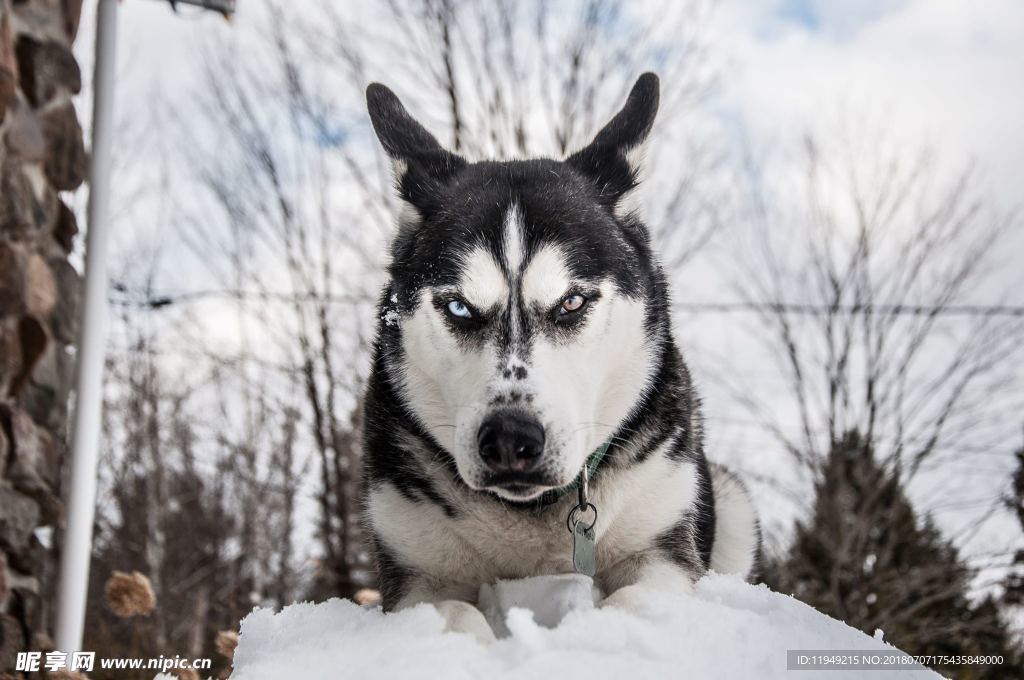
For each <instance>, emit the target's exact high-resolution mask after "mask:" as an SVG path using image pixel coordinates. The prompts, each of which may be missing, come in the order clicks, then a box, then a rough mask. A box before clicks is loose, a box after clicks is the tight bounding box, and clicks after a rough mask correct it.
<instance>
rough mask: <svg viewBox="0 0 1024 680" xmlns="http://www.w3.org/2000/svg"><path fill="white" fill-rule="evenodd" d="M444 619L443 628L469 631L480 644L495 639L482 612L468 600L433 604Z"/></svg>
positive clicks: (462, 631)
mask: <svg viewBox="0 0 1024 680" xmlns="http://www.w3.org/2000/svg"><path fill="white" fill-rule="evenodd" d="M434 607H436V608H437V611H438V612H439V613H440V614H441V616H442V617H443V618H444V620H445V626H444V629H445V631H447V632H452V633H469V634H470V635H472V636H473V637H475V638H476V639H477V641H478V642H480V643H481V644H485V645H487V644H490V643H492V642H494V641H495V639H496V638H495V636H494V631H493V630H491V626H490V624H489V623H487V619H486V618H484V615H483V612H481V611H480V610H479V609H477V608H476V607H474V606H473V605H471V604H470V603H468V602H462V601H459V600H444V601H443V602H438V603H437V604H435V605H434Z"/></svg>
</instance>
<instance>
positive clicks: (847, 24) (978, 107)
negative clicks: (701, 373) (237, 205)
mask: <svg viewBox="0 0 1024 680" xmlns="http://www.w3.org/2000/svg"><path fill="white" fill-rule="evenodd" d="M257 1H258V0H239V2H238V9H239V11H238V15H237V17H236V18H235V19H234V20H233V21H232V24H231V26H232V27H233V28H228V29H225V26H224V21H223V19H221V18H220V17H218V16H215V15H212V14H209V13H206V14H204V13H201V12H198V11H196V10H194V9H192V8H182V9H181V11H180V13H179V14H178V15H177V16H175V15H174V14H173V13H172V12H171V11H170V9H169V8H168V6H167V5H166V3H163V2H158V1H156V0H125V2H122V3H120V10H121V11H120V14H121V19H120V21H121V23H120V45H119V64H118V76H119V80H118V104H117V105H118V115H119V117H120V118H122V119H125V120H131V119H132V118H133V117H134V118H137V119H142V118H144V116H145V115H148V109H147V108H146V107H147V102H148V101H149V100H150V99H151V97H152V95H153V93H155V92H160V93H162V94H163V95H164V96H165V97H167V99H168V101H171V102H173V103H174V104H175V105H176V106H179V107H182V108H183V109H184V108H187V107H188V106H189V103H190V101H191V99H190V97H191V94H190V93H191V92H192V91H193V90H194V89H195V88H197V87H199V85H200V83H201V81H202V73H201V69H200V61H199V59H198V57H197V55H198V54H199V52H200V47H201V45H202V44H203V41H204V40H205V41H208V40H211V39H213V40H216V39H217V36H218V35H223V32H224V31H225V30H246V29H247V28H248V27H251V24H252V14H253V11H252V8H253V7H255V6H256V5H257ZM306 4H307V3H296V4H295V5H294V8H295V9H294V11H302V7H303V6H304V5H306ZM91 10H92V4H87V10H86V12H87V14H86V16H85V18H84V21H83V25H82V29H81V33H80V36H79V40H78V43H77V47H76V50H77V54H78V56H79V58H80V63H81V64H82V66H83V70H85V71H86V72H87V73H88V69H89V68H91V66H90V65H91V63H92V59H91V49H92V31H93V29H94V22H93V20H92V17H91V15H90V14H89V12H91ZM710 16H711V19H710V25H709V29H710V39H711V43H712V46H713V49H714V55H715V58H716V59H717V60H718V61H719V63H720V65H721V69H722V71H721V73H722V77H721V78H720V82H719V86H718V88H717V89H716V90H715V92H714V93H713V94H712V96H710V97H709V98H708V99H706V100H705V101H704V102H703V103H702V104H701V105H700V106H699V108H698V109H697V110H696V111H694V112H693V113H692V115H691V118H690V120H691V121H692V124H693V125H694V127H695V129H696V130H698V131H701V132H702V133H703V132H704V131H706V133H707V134H708V135H717V136H720V137H724V138H726V139H728V138H742V139H744V140H746V142H748V143H749V146H750V147H751V148H753V149H755V150H758V151H764V152H765V153H770V154H774V155H775V156H776V157H778V158H780V159H782V160H780V161H779V162H780V163H782V164H783V166H781V167H782V168H783V171H784V165H785V163H786V160H785V159H786V158H787V157H789V156H788V154H790V152H793V151H794V148H793V146H794V144H795V143H796V142H798V141H799V134H795V133H796V132H798V131H799V130H802V129H810V130H827V129H829V127H830V126H831V125H834V124H835V122H836V121H840V120H842V119H844V117H845V116H848V115H864V114H866V115H869V116H871V117H872V119H873V120H875V121H879V122H880V124H881V125H883V126H884V128H885V129H886V131H887V132H888V133H889V134H890V135H891V136H892V137H893V138H894V139H895V140H896V141H897V143H901V144H905V145H906V146H908V147H916V146H918V145H921V144H928V145H931V146H932V147H934V148H935V149H936V150H937V151H938V152H939V153H938V155H937V157H936V160H935V162H936V163H939V164H941V167H943V168H949V169H953V168H957V167H960V166H962V165H963V164H965V163H975V164H976V165H977V168H978V170H979V172H980V173H981V176H982V177H983V183H984V186H985V188H986V190H987V191H988V192H989V196H990V197H991V200H992V201H994V202H995V204H996V205H999V206H1001V207H1002V208H1003V209H1005V210H1012V209H1015V208H1017V207H1018V206H1020V204H1021V192H1020V189H1019V187H1020V185H1021V159H1022V158H1024V124H1022V121H1024V3H1022V2H1019V0H977V1H975V2H965V1H964V0H890V1H888V2H886V1H883V0H720V2H717V3H714V9H713V11H712V12H711V15H710ZM80 108H84V107H81V106H80ZM82 117H83V119H85V120H86V121H87V119H88V111H87V110H82ZM137 133H138V132H137V131H135V132H133V134H137ZM171 143H173V142H171ZM153 153H157V152H156V151H154V152H153ZM1022 233H1024V229H1017V230H1016V233H1015V234H1014V235H1013V236H1012V237H1011V241H1010V242H1009V245H1010V246H1011V247H1012V248H1013V251H1014V252H1020V249H1021V248H1024V238H1022ZM138 237H139V236H138V234H120V235H117V236H116V237H115V248H117V247H118V244H119V243H120V245H121V246H123V247H127V245H128V244H129V243H130V242H132V241H133V240H136V239H138ZM145 237H146V238H149V237H150V235H146V236H145ZM157 237H160V238H162V237H161V236H157ZM1000 277H1001V278H1000V281H1001V282H1002V283H1004V284H1006V286H1004V287H1007V286H1008V287H1017V288H1019V286H1020V285H1024V268H1018V269H1017V270H1013V269H1007V270H1006V271H1005V272H1003V273H1001V274H1000ZM719 288H721V286H719V285H718V282H714V281H712V282H711V283H710V284H706V286H705V288H704V290H703V291H698V294H699V295H703V296H705V297H707V298H710V297H714V296H715V295H716V293H715V292H713V291H716V290H718V289H719ZM718 297H719V298H721V297H722V296H721V295H718ZM1017 302H1018V303H1019V302H1020V300H1017ZM211 332H215V331H213V330H211ZM722 332H723V333H724V334H726V335H729V337H730V338H731V340H730V342H738V343H739V344H740V349H742V342H743V338H742V336H739V337H738V339H737V336H736V334H735V333H734V332H733V333H732V334H731V335H730V333H729V331H728V330H723V331H722ZM716 337H717V336H716ZM711 414H712V416H713V417H723V416H724V415H728V414H722V413H721V412H716V411H715V410H714V407H713V406H712V408H711ZM713 422H714V421H713V420H712V424H713ZM1016 444H1019V442H1016ZM1009 467H1010V459H1009V457H1004V458H1003V459H1000V461H998V462H997V463H996V464H995V468H994V472H993V470H992V469H989V470H988V472H987V474H988V476H987V477H986V478H985V481H983V482H980V483H981V484H982V485H983V486H985V487H986V488H985V489H984V491H985V493H988V494H991V495H995V494H998V491H999V487H1000V485H1001V484H1003V483H1004V481H1005V479H1006V474H1004V473H1008V470H1009ZM779 512H782V513H785V512H786V510H785V509H780V510H779ZM955 515H956V512H955V511H954V512H953V513H951V518H950V519H949V520H948V521H949V522H950V524H949V526H951V527H954V528H955V527H957V526H958V525H957V519H956V517H955ZM1006 526H1007V525H1006V524H1005V523H998V522H997V523H990V524H988V525H986V527H985V528H984V529H983V530H982V531H979V532H978V533H977V534H976V535H975V537H974V539H972V541H973V547H972V546H968V547H969V548H970V549H975V550H977V551H979V552H980V551H983V550H986V549H991V548H992V546H994V545H996V544H1005V543H1006V541H1007V540H1009V539H1007V537H1006V533H1005V532H1004V529H1005V528H1006Z"/></svg>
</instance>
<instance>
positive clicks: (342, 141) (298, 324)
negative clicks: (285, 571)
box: [146, 0, 721, 595]
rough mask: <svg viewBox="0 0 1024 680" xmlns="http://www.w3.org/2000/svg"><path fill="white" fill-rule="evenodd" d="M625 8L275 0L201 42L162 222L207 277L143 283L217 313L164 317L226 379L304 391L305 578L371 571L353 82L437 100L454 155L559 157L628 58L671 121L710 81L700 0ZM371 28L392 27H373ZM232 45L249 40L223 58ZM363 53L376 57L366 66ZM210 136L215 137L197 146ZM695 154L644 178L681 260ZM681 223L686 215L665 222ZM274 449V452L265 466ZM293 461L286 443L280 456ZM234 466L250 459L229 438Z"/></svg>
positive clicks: (242, 422)
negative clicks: (170, 217) (181, 174)
mask: <svg viewBox="0 0 1024 680" xmlns="http://www.w3.org/2000/svg"><path fill="white" fill-rule="evenodd" d="M636 7H638V6H636V5H634V4H633V3H626V2H623V1H621V0H585V1H581V2H575V3H564V4H560V5H553V4H551V3H546V2H540V1H537V2H528V3H511V2H498V3H489V2H467V3H462V2H459V3H455V2H447V1H444V0H422V1H420V2H413V3H392V2H382V3H377V4H376V5H372V6H368V7H367V6H364V7H363V9H364V10H365V11H371V12H374V13H376V15H378V16H377V19H378V20H377V21H371V22H363V21H357V19H356V18H355V17H354V16H353V15H351V14H349V13H347V12H346V11H343V10H342V9H341V8H340V6H338V5H335V4H329V5H327V6H325V8H324V9H323V13H322V14H316V15H315V16H314V17H313V18H310V17H309V16H308V15H298V14H296V13H293V12H290V11H289V7H288V6H287V5H285V4H282V3H276V4H273V5H271V6H269V8H268V9H267V10H266V21H265V22H264V23H263V24H262V28H261V29H260V30H259V31H257V32H256V33H255V34H252V35H247V36H245V37H244V38H238V39H237V41H231V40H229V41H227V42H224V43H218V44H217V45H215V46H212V47H210V49H209V51H208V54H207V56H206V59H205V63H206V73H205V83H204V85H203V87H202V90H201V92H200V93H199V94H198V98H197V101H198V102H199V103H200V107H201V110H202V111H203V115H204V120H203V125H201V126H196V125H193V124H192V122H193V121H190V120H184V119H180V118H179V119H177V120H174V121H173V122H172V126H173V128H174V130H175V131H176V134H177V135H179V136H180V137H181V138H183V139H190V140H192V141H191V143H190V144H186V145H183V146H182V148H183V149H184V150H185V154H184V156H185V158H184V159H183V160H184V162H185V164H186V166H185V167H187V168H188V170H189V172H190V173H191V175H192V176H194V177H197V178H198V182H197V183H196V184H195V185H192V186H190V191H191V192H194V193H193V200H192V201H190V204H189V205H188V206H182V207H181V208H180V209H179V211H178V214H177V220H178V222H179V223H180V226H179V228H178V231H179V232H180V233H181V234H183V236H184V238H185V239H186V240H187V242H188V244H189V246H190V248H191V250H192V252H193V253H194V254H195V255H196V256H197V262H198V263H199V264H201V265H202V266H203V267H204V268H205V269H206V272H207V276H208V278H209V279H210V280H211V281H212V283H211V284H209V285H208V286H205V287H203V288H198V289H196V288H193V289H192V290H188V289H186V290H178V291H170V292H168V291H166V290H165V291H162V292H161V293H160V294H156V295H154V296H152V297H147V298H146V299H147V300H148V304H150V305H153V304H158V305H161V307H173V306H175V305H178V306H181V304H183V303H185V302H190V303H202V304H207V305H210V308H212V309H215V310H218V311H217V312H214V313H217V314H223V315H225V316H226V317H227V318H232V319H233V321H234V323H235V324H237V329H238V342H237V343H231V344H230V345H228V346H222V347H215V346H212V345H211V343H209V342H204V341H203V339H202V334H203V332H204V331H203V328H204V323H203V322H202V320H201V319H200V320H199V323H198V324H196V325H195V326H193V327H191V328H190V329H189V330H182V329H179V331H178V332H179V334H180V335H182V336H186V337H188V342H189V344H190V345H191V346H193V347H195V348H202V352H203V353H205V354H206V356H207V360H208V361H211V362H213V363H214V364H215V365H218V366H220V367H221V368H222V370H221V372H220V373H219V375H220V376H221V379H223V380H225V381H227V382H229V383H230V384H232V385H238V386H240V387H241V389H242V391H243V392H242V393H243V394H245V393H248V392H249V390H250V389H252V388H255V387H256V386H257V385H258V386H259V388H261V389H262V390H264V391H265V392H266V393H267V394H271V395H274V394H279V395H284V394H289V395H295V394H300V395H301V397H302V401H301V403H300V404H294V408H295V409H296V411H295V413H296V414H301V424H302V427H301V429H300V430H297V433H296V435H295V436H294V437H292V438H291V439H289V442H290V443H289V446H290V447H291V448H289V449H288V450H289V452H291V451H310V452H312V460H311V463H312V465H313V467H314V468H315V470H316V472H317V477H318V485H317V486H318V489H317V490H316V492H315V501H316V504H317V508H318V512H317V515H318V519H317V536H318V543H319V545H320V548H321V550H322V559H321V560H320V568H319V570H318V574H317V577H316V578H315V588H314V590H315V593H316V594H321V595H325V594H335V593H340V594H350V593H351V592H353V590H354V589H355V588H356V587H357V586H360V585H364V584H365V583H366V578H367V574H368V572H367V566H368V565H367V562H366V552H365V550H364V548H363V546H362V538H361V534H360V527H359V524H358V522H357V521H356V520H355V517H356V514H357V511H358V508H356V507H355V506H354V503H353V499H354V498H355V495H356V485H357V483H358V475H357V470H358V459H359V456H360V440H361V407H360V398H361V393H362V390H363V384H364V380H365V372H366V370H367V367H366V364H367V362H366V361H365V358H366V357H367V355H368V352H369V346H370V342H371V336H372V333H373V329H374V327H375V323H374V319H373V318H372V309H373V303H374V301H375V297H376V294H377V291H378V290H379V288H380V284H381V282H382V278H383V263H384V257H385V251H386V241H387V239H388V236H389V234H390V230H391V226H392V224H394V222H395V219H396V213H397V208H398V206H396V205H395V203H394V198H393V191H392V188H391V181H392V179H391V176H390V171H389V169H388V167H387V165H386V163H384V162H383V160H382V157H381V155H380V154H379V153H377V151H376V150H375V148H374V147H373V146H372V144H370V143H369V138H368V136H367V135H366V134H365V133H366V132H367V130H368V124H367V121H366V120H365V113H364V111H363V97H364V95H363V92H364V89H365V86H366V84H367V82H368V81H369V79H370V78H371V77H373V76H378V75H379V76H380V77H385V76H387V78H388V79H389V80H390V81H392V82H394V83H395V85H396V87H399V88H402V87H403V85H404V86H406V87H407V88H408V91H409V93H410V94H411V95H412V96H411V97H410V103H411V105H413V106H417V107H419V106H422V110H423V111H424V112H425V113H426V117H427V118H428V119H430V118H431V116H434V117H435V118H434V119H433V120H432V123H431V127H432V129H433V130H434V131H435V132H436V133H438V135H439V137H441V138H442V139H445V138H447V139H448V141H449V143H450V145H451V146H452V147H453V148H456V149H458V150H459V151H460V152H461V153H464V154H466V155H467V156H469V157H473V158H478V157H486V156H491V155H496V156H501V157H507V156H521V155H527V154H537V153H547V154H553V155H563V154H565V153H566V152H567V151H569V150H571V149H573V148H574V147H576V146H578V145H580V144H582V143H583V142H584V141H585V140H586V138H587V136H588V135H589V134H592V133H593V131H594V130H595V129H596V128H597V127H598V126H599V124H600V123H601V122H603V120H602V119H603V117H604V116H606V115H608V114H609V113H610V110H611V107H612V106H613V105H612V104H609V103H608V102H614V101H616V100H617V99H619V98H622V97H624V96H625V93H626V91H627V88H628V86H629V84H630V83H631V82H632V81H633V80H634V79H635V77H636V75H637V74H638V73H639V72H640V71H642V70H643V69H644V68H650V67H658V68H659V70H660V71H661V72H662V74H663V75H664V76H665V77H666V78H665V80H666V92H665V95H664V101H665V107H664V111H665V114H664V116H663V120H664V123H663V125H664V127H665V129H666V131H669V132H671V131H675V132H678V126H677V125H674V123H673V121H678V120H679V117H680V116H681V115H682V113H683V112H685V110H686V109H687V108H688V107H690V106H692V105H693V104H694V103H695V102H696V101H697V100H698V99H699V97H701V96H702V95H703V93H704V92H706V91H707V90H708V88H710V87H711V86H712V84H713V81H714V78H713V76H714V71H713V68H712V65H711V62H710V59H709V57H708V51H707V46H706V45H705V44H704V42H703V41H702V40H701V39H700V35H701V30H702V28H703V22H704V14H705V13H706V7H705V5H704V3H698V2H694V3H670V2H662V3H656V4H655V5H653V6H652V7H649V8H646V9H645V10H644V12H645V13H643V14H635V12H636ZM377 26H389V27H392V28H396V29H397V31H392V33H391V35H390V37H389V36H382V35H379V34H378V33H377V30H376V29H375V27H377ZM613 29H614V30H613ZM598 43H601V44H600V46H598ZM243 45H244V46H246V47H247V49H246V51H245V55H246V58H245V59H231V58H230V55H231V54H233V53H234V52H233V51H234V50H240V49H243ZM637 45H644V47H643V48H638V47H637ZM368 64H375V66H374V68H373V69H370V68H368V66H367V65H368ZM378 64H387V65H388V73H387V74H384V73H377V68H378V67H377V66H376V65H378ZM392 72H393V73H394V74H395V77H394V78H391V77H390V75H389V74H390V73H392ZM599 103H600V105H599ZM605 107H607V110H606V109H605ZM664 140H665V142H666V143H664V144H659V145H655V146H654V155H655V156H657V157H661V158H663V160H664V162H672V163H675V162H677V160H676V159H677V157H678V155H679V154H678V146H673V145H672V144H671V143H670V141H669V140H670V136H669V135H668V132H666V137H665V138H664ZM213 144H215V145H216V148H217V153H216V154H210V153H208V149H209V148H210V147H211V145H213ZM702 158H703V156H701V154H700V150H699V149H697V148H695V149H694V155H693V158H692V160H693V162H692V163H691V164H690V171H691V174H686V175H685V176H684V177H683V178H682V179H678V177H679V175H678V174H675V173H673V175H672V176H673V177H674V178H675V179H673V180H672V182H671V183H670V184H669V185H668V187H667V190H666V187H665V186H661V187H659V189H660V191H657V192H652V195H656V196H659V197H661V199H660V203H659V202H658V201H654V202H653V204H654V206H655V208H656V210H655V213H654V214H656V215H657V216H658V218H657V219H656V220H655V222H654V223H655V225H656V230H657V231H658V233H659V235H660V236H661V237H662V238H663V240H664V242H665V243H666V244H668V246H670V247H671V248H670V252H671V256H670V261H669V265H670V267H674V268H678V267H680V266H682V264H683V263H684V262H686V261H687V260H688V259H689V258H690V257H691V256H692V255H693V254H694V253H695V252H697V251H698V250H699V249H700V247H701V246H703V245H704V244H705V243H706V242H707V240H708V239H709V238H710V236H711V235H712V234H713V233H714V232H715V230H716V229H717V228H718V226H719V224H720V223H721V219H720V215H719V214H718V212H717V211H716V210H715V209H712V208H709V207H708V206H712V205H714V202H713V201H702V200H698V194H699V193H700V187H699V185H698V183H696V182H695V180H694V177H695V176H696V175H695V173H696V172H697V170H696V169H697V168H699V167H700V166H701V163H702V160H701V159H702ZM652 160H654V161H655V162H657V158H655V159H652ZM652 174H653V173H652ZM681 222H686V223H687V228H686V229H677V228H676V227H677V226H678V225H679V224H680V223H681ZM207 313H209V311H208V312H207ZM232 389H234V388H232ZM280 401H281V403H286V402H287V403H289V404H290V403H291V402H289V401H288V400H285V399H281V400H280ZM220 403H223V402H222V401H221V402H220ZM248 403H249V402H243V403H242V404H240V405H238V406H237V407H236V408H235V409H234V411H235V412H233V413H225V414H224V417H225V421H226V422H233V423H236V426H235V427H236V430H235V431H237V432H239V433H242V432H245V431H254V430H255V429H256V428H257V426H258V421H260V420H261V419H263V418H266V417H267V414H265V413H262V412H260V413H246V410H247V409H248V408H249V406H248V405H246V404H248ZM288 408H293V406H292V405H289V406H288ZM290 422H293V423H294V424H296V425H297V424H298V423H299V422H300V420H299V419H296V420H293V421H290ZM252 446H254V447H260V446H265V444H263V443H261V442H256V441H254V442H253V443H252ZM246 451H248V449H246ZM281 455H283V454H282V453H281V452H276V453H275V454H274V456H277V457H274V458H272V460H274V461H277V462H278V463H279V464H280V461H281V460H282V458H281V457H280V456H281ZM289 455H291V454H289ZM305 462H306V461H305V457H304V456H303V455H301V454H299V455H298V456H297V457H295V458H294V459H293V460H292V462H291V464H290V465H289V466H288V467H289V469H295V468H298V467H301V466H302V465H304V463H305ZM240 464H241V465H242V466H243V467H246V468H248V467H249V466H251V465H253V464H254V461H253V460H251V459H249V458H246V457H245V456H243V458H242V460H241V461H240ZM257 465H258V464H257ZM295 481H296V480H295V478H294V477H293V478H291V480H290V483H294V482H295ZM293 500H294V499H293ZM244 535H245V532H244V526H243V536H244Z"/></svg>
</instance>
